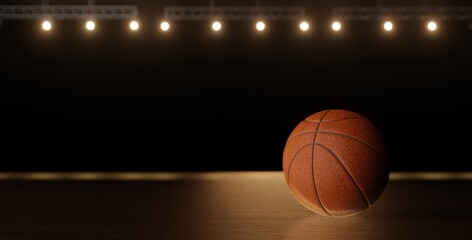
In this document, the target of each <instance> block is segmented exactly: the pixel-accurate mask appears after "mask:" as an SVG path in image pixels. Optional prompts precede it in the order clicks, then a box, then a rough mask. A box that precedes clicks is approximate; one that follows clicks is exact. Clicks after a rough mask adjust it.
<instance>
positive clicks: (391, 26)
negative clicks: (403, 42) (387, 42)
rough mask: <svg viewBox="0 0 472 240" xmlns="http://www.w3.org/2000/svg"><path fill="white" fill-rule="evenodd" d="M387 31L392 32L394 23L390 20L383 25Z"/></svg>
mask: <svg viewBox="0 0 472 240" xmlns="http://www.w3.org/2000/svg"><path fill="white" fill-rule="evenodd" d="M383 28H384V30H385V31H387V32H390V31H392V30H393V23H392V22H390V21H386V22H385V23H384V25H383Z"/></svg>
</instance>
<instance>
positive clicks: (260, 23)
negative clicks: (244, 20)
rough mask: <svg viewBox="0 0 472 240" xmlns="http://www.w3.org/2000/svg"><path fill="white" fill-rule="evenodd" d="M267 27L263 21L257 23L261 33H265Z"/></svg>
mask: <svg viewBox="0 0 472 240" xmlns="http://www.w3.org/2000/svg"><path fill="white" fill-rule="evenodd" d="M265 27H266V25H265V23H264V22H263V21H259V22H257V23H256V29H257V31H259V32H262V31H264V29H265Z"/></svg>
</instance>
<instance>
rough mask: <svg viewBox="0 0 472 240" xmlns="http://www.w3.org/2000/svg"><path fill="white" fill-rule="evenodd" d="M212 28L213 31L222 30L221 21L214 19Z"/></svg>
mask: <svg viewBox="0 0 472 240" xmlns="http://www.w3.org/2000/svg"><path fill="white" fill-rule="evenodd" d="M211 28H212V29H213V31H215V32H218V31H220V30H221V28H222V26H221V23H220V22H218V21H214V22H213V24H211Z"/></svg>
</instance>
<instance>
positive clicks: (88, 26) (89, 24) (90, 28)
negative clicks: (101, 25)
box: [85, 20, 95, 31]
mask: <svg viewBox="0 0 472 240" xmlns="http://www.w3.org/2000/svg"><path fill="white" fill-rule="evenodd" d="M85 29H87V30H88V31H93V30H95V22H94V21H92V20H90V21H87V23H85Z"/></svg>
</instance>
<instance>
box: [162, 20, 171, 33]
mask: <svg viewBox="0 0 472 240" xmlns="http://www.w3.org/2000/svg"><path fill="white" fill-rule="evenodd" d="M169 29H170V24H169V22H166V21H163V22H161V30H162V31H163V32H167V31H169Z"/></svg>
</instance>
